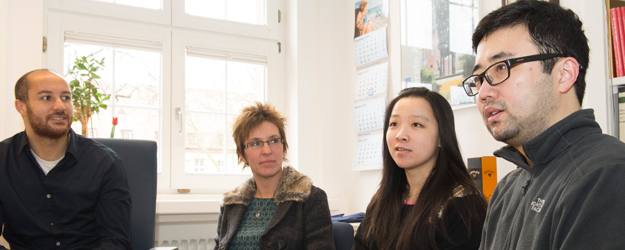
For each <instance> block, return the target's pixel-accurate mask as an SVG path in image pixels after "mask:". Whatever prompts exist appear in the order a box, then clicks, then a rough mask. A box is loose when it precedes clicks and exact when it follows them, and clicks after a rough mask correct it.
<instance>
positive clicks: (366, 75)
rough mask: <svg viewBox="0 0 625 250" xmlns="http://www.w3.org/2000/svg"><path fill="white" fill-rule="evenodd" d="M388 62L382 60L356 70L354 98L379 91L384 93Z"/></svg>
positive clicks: (361, 97) (372, 94) (378, 92)
mask: <svg viewBox="0 0 625 250" xmlns="http://www.w3.org/2000/svg"><path fill="white" fill-rule="evenodd" d="M387 79H388V62H383V63H380V64H377V65H373V66H371V67H367V68H364V69H362V70H359V71H358V72H356V91H355V97H354V100H362V99H364V98H367V97H371V96H374V95H377V94H380V93H386V81H387Z"/></svg>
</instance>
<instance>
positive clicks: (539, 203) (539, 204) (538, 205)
mask: <svg viewBox="0 0 625 250" xmlns="http://www.w3.org/2000/svg"><path fill="white" fill-rule="evenodd" d="M543 205H545V200H544V199H541V198H536V201H532V207H531V209H532V210H534V211H535V212H537V213H540V210H542V209H543Z"/></svg>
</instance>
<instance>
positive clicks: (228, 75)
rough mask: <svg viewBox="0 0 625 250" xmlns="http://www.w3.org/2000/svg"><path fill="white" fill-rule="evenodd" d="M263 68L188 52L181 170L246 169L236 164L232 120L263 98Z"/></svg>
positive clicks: (189, 172) (195, 171)
mask: <svg viewBox="0 0 625 250" xmlns="http://www.w3.org/2000/svg"><path fill="white" fill-rule="evenodd" d="M266 69H267V66H266V65H260V64H251V63H242V62H232V61H224V60H217V59H210V58H204V57H193V56H187V58H186V73H185V76H186V78H185V81H186V82H185V107H186V114H187V117H186V119H185V120H186V126H185V128H186V137H185V173H187V174H206V173H231V174H238V173H246V174H248V173H250V172H249V169H247V168H246V169H245V170H242V167H243V165H242V164H238V159H237V153H236V145H235V144H234V140H233V139H232V123H233V122H234V119H235V118H236V116H238V114H239V113H240V112H241V109H243V107H245V106H249V105H251V104H253V103H254V102H256V101H259V102H264V96H265V85H266ZM225 93H227V95H225ZM225 119H227V121H226V120H225Z"/></svg>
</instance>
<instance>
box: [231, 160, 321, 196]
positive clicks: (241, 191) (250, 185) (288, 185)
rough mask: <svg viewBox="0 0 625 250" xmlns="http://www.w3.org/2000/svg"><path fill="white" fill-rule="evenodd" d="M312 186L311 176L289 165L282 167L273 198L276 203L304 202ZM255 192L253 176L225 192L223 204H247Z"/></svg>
mask: <svg viewBox="0 0 625 250" xmlns="http://www.w3.org/2000/svg"><path fill="white" fill-rule="evenodd" d="M311 188H312V181H311V180H310V177H308V176H306V175H303V174H302V173H300V172H297V170H295V169H294V168H292V167H290V166H287V167H285V168H283V169H282V178H280V183H279V184H278V188H277V189H276V192H275V193H274V195H273V198H274V201H275V203H276V205H280V203H282V202H286V201H295V202H302V201H305V200H306V199H307V198H308V196H309V195H310V190H311ZM255 193H256V181H255V180H254V177H251V178H250V179H248V180H247V181H245V182H244V183H243V184H242V185H241V186H239V187H238V188H236V189H234V190H232V191H230V192H227V193H225V194H224V200H223V205H224V206H226V205H232V204H242V205H245V206H247V205H249V204H250V201H251V200H252V196H254V194H255Z"/></svg>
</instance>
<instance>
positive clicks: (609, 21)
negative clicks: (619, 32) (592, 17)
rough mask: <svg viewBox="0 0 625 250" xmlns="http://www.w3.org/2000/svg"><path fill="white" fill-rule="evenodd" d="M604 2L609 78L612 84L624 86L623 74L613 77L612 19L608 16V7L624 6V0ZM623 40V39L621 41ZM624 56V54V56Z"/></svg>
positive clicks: (607, 0)
mask: <svg viewBox="0 0 625 250" xmlns="http://www.w3.org/2000/svg"><path fill="white" fill-rule="evenodd" d="M605 3H606V12H607V15H606V17H607V20H606V21H607V26H608V43H609V45H610V46H609V49H608V51H609V56H608V58H609V59H610V62H609V64H608V65H610V72H611V77H610V78H611V79H612V86H619V87H621V86H624V85H625V76H621V77H615V76H616V72H615V67H614V66H613V64H614V59H613V58H614V56H615V55H614V52H613V50H612V46H613V45H612V43H613V40H612V19H611V16H610V9H612V8H616V7H625V0H605ZM623 42H625V41H623ZM624 57H625V56H624Z"/></svg>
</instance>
